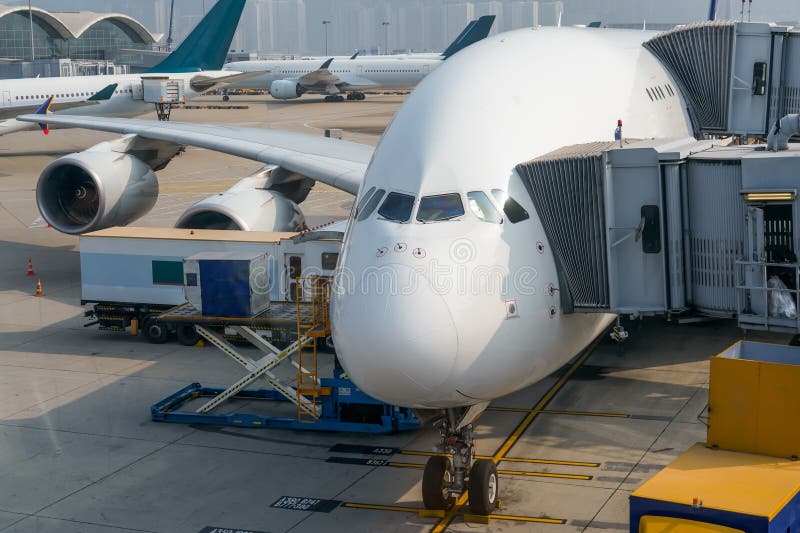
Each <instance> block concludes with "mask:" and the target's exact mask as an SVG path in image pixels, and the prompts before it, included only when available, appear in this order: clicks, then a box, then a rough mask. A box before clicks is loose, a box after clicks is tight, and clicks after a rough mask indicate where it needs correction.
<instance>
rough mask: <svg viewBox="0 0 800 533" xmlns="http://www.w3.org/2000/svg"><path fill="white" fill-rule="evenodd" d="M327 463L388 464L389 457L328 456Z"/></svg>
mask: <svg viewBox="0 0 800 533" xmlns="http://www.w3.org/2000/svg"><path fill="white" fill-rule="evenodd" d="M325 462H326V463H339V464H343V465H364V466H386V463H388V462H389V461H388V460H387V459H371V458H366V457H328V458H327V459H325Z"/></svg>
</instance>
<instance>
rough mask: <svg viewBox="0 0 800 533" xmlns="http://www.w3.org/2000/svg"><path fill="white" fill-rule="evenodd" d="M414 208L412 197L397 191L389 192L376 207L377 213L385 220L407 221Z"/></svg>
mask: <svg viewBox="0 0 800 533" xmlns="http://www.w3.org/2000/svg"><path fill="white" fill-rule="evenodd" d="M413 209H414V197H413V196H409V195H408V194H402V193H399V192H390V193H389V194H388V195H386V200H385V201H384V202H383V204H382V205H381V208H380V209H378V214H379V215H380V216H382V217H383V218H385V219H386V220H393V221H395V222H408V219H409V218H411V211H412V210H413Z"/></svg>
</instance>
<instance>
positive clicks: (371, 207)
mask: <svg viewBox="0 0 800 533" xmlns="http://www.w3.org/2000/svg"><path fill="white" fill-rule="evenodd" d="M385 193H386V191H384V190H383V189H378V190H377V191H375V194H373V195H372V197H371V198H370V199H369V201H368V202H367V204H366V205H365V206H364V209H362V210H360V211H359V213H358V221H359V222H361V221H362V220H366V219H368V218H369V216H370V215H371V214H372V212H373V211H375V208H376V207H378V204H379V203H380V201H381V198H383V195H384V194H385Z"/></svg>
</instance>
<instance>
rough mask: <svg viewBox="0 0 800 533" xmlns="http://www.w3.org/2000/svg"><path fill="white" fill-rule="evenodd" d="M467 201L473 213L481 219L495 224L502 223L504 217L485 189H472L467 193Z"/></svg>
mask: <svg viewBox="0 0 800 533" xmlns="http://www.w3.org/2000/svg"><path fill="white" fill-rule="evenodd" d="M467 203H468V204H469V209H470V211H472V213H473V214H474V215H475V216H476V217H478V218H479V219H481V220H483V221H485V222H491V223H493V224H502V222H503V217H501V216H500V213H499V212H498V211H497V208H496V207H495V206H494V204H493V203H492V201H491V200H489V197H488V196H486V193H485V192H483V191H470V192H468V193H467Z"/></svg>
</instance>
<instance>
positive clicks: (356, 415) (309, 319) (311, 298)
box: [150, 276, 419, 433]
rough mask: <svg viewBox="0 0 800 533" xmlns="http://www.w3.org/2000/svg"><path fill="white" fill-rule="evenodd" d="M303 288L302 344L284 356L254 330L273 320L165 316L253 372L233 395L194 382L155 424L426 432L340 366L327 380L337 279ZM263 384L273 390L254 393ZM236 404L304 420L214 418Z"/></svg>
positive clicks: (186, 313)
mask: <svg viewBox="0 0 800 533" xmlns="http://www.w3.org/2000/svg"><path fill="white" fill-rule="evenodd" d="M296 282H297V283H296V287H297V289H296V294H295V297H296V302H295V303H296V305H295V306H294V307H295V309H296V312H297V314H296V324H297V339H296V340H294V341H293V342H291V343H290V344H289V345H288V346H287V347H285V348H284V349H279V348H278V347H276V346H275V345H273V344H272V343H270V342H269V341H267V340H266V339H265V338H264V337H263V336H262V335H261V334H260V333H259V332H258V331H257V330H256V329H254V327H255V324H258V325H259V326H260V327H267V325H268V324H269V317H268V316H267V317H259V318H258V319H257V320H256V321H255V322H254V319H251V318H242V319H235V318H224V319H220V318H218V317H214V318H206V317H202V316H200V315H199V313H197V314H196V315H195V316H194V318H192V316H193V315H192V313H191V310H187V308H185V306H181V307H180V308H179V309H178V310H177V311H176V310H171V311H167V312H166V313H164V314H162V315H161V317H160V319H161V320H163V321H165V322H171V321H174V320H179V321H180V322H181V323H182V324H183V325H186V324H187V323H192V324H193V326H194V328H195V330H196V331H197V333H198V334H199V335H200V336H201V337H203V338H204V339H206V340H207V341H208V342H210V343H211V344H212V345H214V346H215V347H216V348H218V349H219V350H220V351H222V352H223V353H224V354H226V355H227V356H228V357H230V358H231V359H233V360H234V361H236V362H237V363H239V364H240V365H242V366H243V367H244V368H246V369H247V374H245V375H244V376H242V378H241V379H239V380H238V381H236V382H235V383H233V384H232V385H230V386H229V387H227V388H214V387H204V386H203V385H201V384H200V383H192V384H191V385H188V386H187V387H184V388H183V389H181V390H179V391H178V392H176V393H174V394H172V395H170V396H169V397H167V398H165V399H164V400H162V401H160V402H158V403H157V404H155V405H153V406H152V407H151V408H150V412H151V418H152V419H153V420H154V421H158V422H179V423H190V424H212V425H227V426H238V427H252V428H284V429H314V430H320V431H352V432H361V433H394V432H396V431H402V430H406V429H416V428H417V427H419V420H418V419H417V418H416V417H415V416H414V414H413V412H412V411H411V410H410V409H404V408H400V407H396V406H391V405H386V404H384V403H383V402H379V401H378V400H375V399H374V398H372V397H370V396H368V395H366V394H364V393H363V392H361V391H360V390H359V389H358V388H357V387H356V385H355V384H354V383H353V382H352V381H350V380H349V379H348V378H347V376H346V374H345V373H344V371H343V370H342V369H341V368H338V365H335V369H334V372H333V377H331V378H322V379H320V377H319V376H318V372H319V366H318V359H317V355H318V354H317V348H318V342H319V340H320V339H322V340H323V342H324V339H325V338H326V337H327V336H328V335H330V333H331V323H330V311H329V309H330V295H331V279H330V278H328V277H321V276H315V277H308V278H297V280H296ZM220 322H224V324H225V325H226V327H227V329H228V330H233V332H234V333H235V334H236V336H237V337H239V338H241V339H243V340H244V341H246V342H247V343H249V344H250V345H252V346H254V347H255V348H257V349H258V350H259V351H260V352H261V353H262V354H264V355H263V356H262V357H261V358H260V359H257V360H254V359H252V358H250V357H249V356H247V355H246V354H244V353H242V351H241V350H239V349H237V348H236V347H235V346H234V345H233V344H231V343H230V342H228V340H226V339H225V337H224V334H223V333H221V332H220V331H219V330H216V329H215V328H212V327H210V326H209V324H210V323H213V324H218V323H220ZM223 331H224V330H223ZM295 356H296V357H295ZM286 362H289V363H290V364H292V365H293V366H294V367H295V369H296V370H297V373H296V382H295V383H293V384H289V383H285V382H283V381H281V380H280V379H279V377H278V376H277V375H276V374H275V373H273V372H272V370H273V369H275V368H276V367H277V366H278V365H280V364H283V363H286ZM259 378H260V379H263V380H265V381H267V382H268V383H269V384H270V385H271V387H270V388H267V389H257V390H252V389H250V390H248V389H246V387H247V386H248V385H250V384H251V383H253V382H254V381H256V380H257V379H259ZM199 398H208V400H207V401H206V402H205V403H204V404H203V405H201V406H200V407H199V408H197V409H196V410H194V411H184V410H181V408H182V407H183V406H184V404H186V403H187V402H188V401H191V400H196V399H199ZM231 399H236V400H248V401H250V400H268V401H280V402H292V403H293V404H294V405H295V406H296V407H297V416H296V417H286V416H266V415H259V414H247V413H233V414H223V413H219V414H218V413H214V412H213V411H214V409H216V408H218V407H219V406H220V405H222V404H223V403H224V402H226V401H227V400H231Z"/></svg>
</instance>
